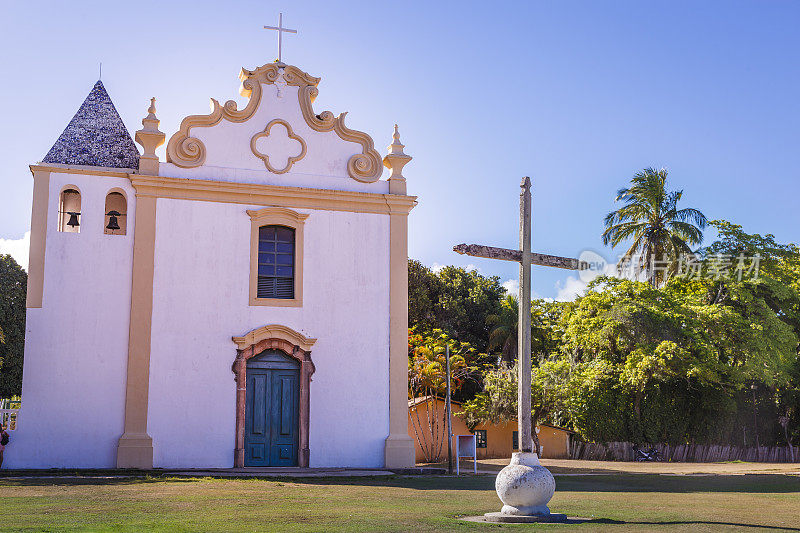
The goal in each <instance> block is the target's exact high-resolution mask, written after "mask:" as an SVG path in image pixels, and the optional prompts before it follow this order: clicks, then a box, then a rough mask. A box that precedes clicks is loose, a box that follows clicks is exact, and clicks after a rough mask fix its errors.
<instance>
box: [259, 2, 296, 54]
mask: <svg viewBox="0 0 800 533" xmlns="http://www.w3.org/2000/svg"><path fill="white" fill-rule="evenodd" d="M264 29H265V30H275V31H277V32H278V62H281V63H282V62H283V60H282V59H281V49H282V48H283V34H284V33H297V30H290V29H289V28H284V27H283V13H278V25H277V26H264Z"/></svg>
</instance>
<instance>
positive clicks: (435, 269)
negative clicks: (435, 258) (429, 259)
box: [431, 263, 447, 274]
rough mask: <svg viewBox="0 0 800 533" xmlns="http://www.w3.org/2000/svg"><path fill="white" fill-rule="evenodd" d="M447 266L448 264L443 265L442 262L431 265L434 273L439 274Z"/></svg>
mask: <svg viewBox="0 0 800 533" xmlns="http://www.w3.org/2000/svg"><path fill="white" fill-rule="evenodd" d="M445 266H447V265H442V264H439V263H434V264H433V265H431V270H432V271H433V273H434V274H438V273H439V272H441V271H442V269H443V268H444V267H445Z"/></svg>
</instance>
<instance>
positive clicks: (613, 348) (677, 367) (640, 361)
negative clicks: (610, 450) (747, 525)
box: [562, 277, 798, 443]
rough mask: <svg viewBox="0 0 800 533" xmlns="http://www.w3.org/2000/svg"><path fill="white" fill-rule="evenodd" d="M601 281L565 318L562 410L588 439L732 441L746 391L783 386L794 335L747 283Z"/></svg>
mask: <svg viewBox="0 0 800 533" xmlns="http://www.w3.org/2000/svg"><path fill="white" fill-rule="evenodd" d="M711 283H715V281H713V280H709V279H706V278H700V279H688V278H684V277H678V278H673V279H671V280H670V281H669V282H668V283H667V284H666V285H665V286H664V287H662V288H660V289H656V288H653V287H652V286H650V285H648V284H645V283H641V282H636V281H629V280H619V279H611V278H600V279H598V280H596V281H595V282H594V283H592V284H590V287H589V291H588V292H587V293H586V295H585V296H584V297H582V298H579V299H578V300H576V301H575V302H573V303H571V304H570V305H569V306H568V307H566V308H565V309H566V310H565V313H564V316H563V320H562V321H563V324H564V326H563V327H564V336H563V339H564V345H563V347H562V353H563V354H564V357H568V358H569V359H570V361H571V364H572V365H573V374H572V378H571V383H570V386H569V389H570V391H571V393H570V394H571V395H570V398H569V402H568V407H569V409H568V411H569V414H570V417H571V419H572V422H573V424H574V427H575V428H576V429H577V430H578V431H579V432H580V433H581V434H582V435H584V436H585V437H587V438H590V439H593V440H629V441H633V442H656V441H661V442H672V443H685V442H688V441H698V442H724V441H727V442H730V441H731V439H732V436H733V435H738V434H740V433H739V431H737V429H738V427H737V424H739V423H740V422H739V421H738V415H737V411H739V410H740V407H739V406H740V405H741V399H742V394H741V391H742V390H743V389H744V387H745V386H749V385H750V384H751V383H753V382H758V383H761V384H764V386H765V387H773V388H780V387H786V386H787V384H789V383H790V382H791V379H792V378H791V376H792V368H793V367H794V365H795V364H796V360H797V351H796V350H797V345H798V337H797V335H796V333H795V332H794V331H793V329H792V328H791V327H790V326H789V325H788V324H787V323H786V322H784V321H783V320H782V319H781V317H780V316H779V315H778V314H777V313H775V312H774V311H773V310H771V309H770V307H769V305H768V304H767V303H766V301H765V299H764V298H763V297H762V296H761V295H760V294H759V292H758V291H757V290H754V286H753V285H752V284H751V283H750V282H747V283H745V282H741V283H740V282H735V283H733V282H732V283H729V289H728V294H729V299H726V300H725V301H722V302H710V301H709V299H708V296H707V295H708V292H709V285H710V284H711Z"/></svg>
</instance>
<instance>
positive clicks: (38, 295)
mask: <svg viewBox="0 0 800 533" xmlns="http://www.w3.org/2000/svg"><path fill="white" fill-rule="evenodd" d="M31 171H32V172H33V208H32V209H31V242H30V249H29V251H28V291H27V299H26V302H25V305H26V307H28V308H37V307H42V300H43V299H44V251H45V244H46V242H47V210H48V207H49V203H50V172H48V171H46V170H34V169H33V168H31Z"/></svg>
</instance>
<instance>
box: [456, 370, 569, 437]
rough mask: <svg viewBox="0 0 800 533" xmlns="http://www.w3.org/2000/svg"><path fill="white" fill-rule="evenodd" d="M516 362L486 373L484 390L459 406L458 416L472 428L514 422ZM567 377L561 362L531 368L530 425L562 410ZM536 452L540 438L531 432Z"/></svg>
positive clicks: (516, 392)
mask: <svg viewBox="0 0 800 533" xmlns="http://www.w3.org/2000/svg"><path fill="white" fill-rule="evenodd" d="M518 375H519V361H517V362H516V363H515V364H514V366H513V367H508V366H505V365H503V366H501V367H500V368H495V369H490V370H487V371H486V373H485V374H484V377H483V383H484V391H483V392H481V393H478V394H476V395H475V398H473V399H472V400H470V401H468V402H465V403H463V404H462V406H461V407H462V412H461V413H459V416H461V417H462V418H463V420H464V422H465V423H466V424H467V427H469V428H474V427H475V426H477V425H478V424H481V423H487V422H494V423H496V422H511V421H515V420H517V416H518V415H517V394H518V390H517V376H518ZM568 378H569V364H568V362H567V361H565V360H563V359H561V360H559V359H555V360H548V361H544V362H543V363H541V364H540V365H539V366H537V367H533V368H531V426H532V427H536V426H537V425H539V423H540V422H544V421H545V420H546V419H548V418H549V417H551V416H553V415H556V414H558V413H559V411H560V410H562V409H563V406H564V405H565V404H564V402H565V400H566V397H567V396H566V388H565V385H566V383H567V381H568ZM532 437H533V441H534V444H535V446H536V450H537V453H540V445H539V437H538V436H537V435H536V432H535V431H534V432H533V435H532Z"/></svg>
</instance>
